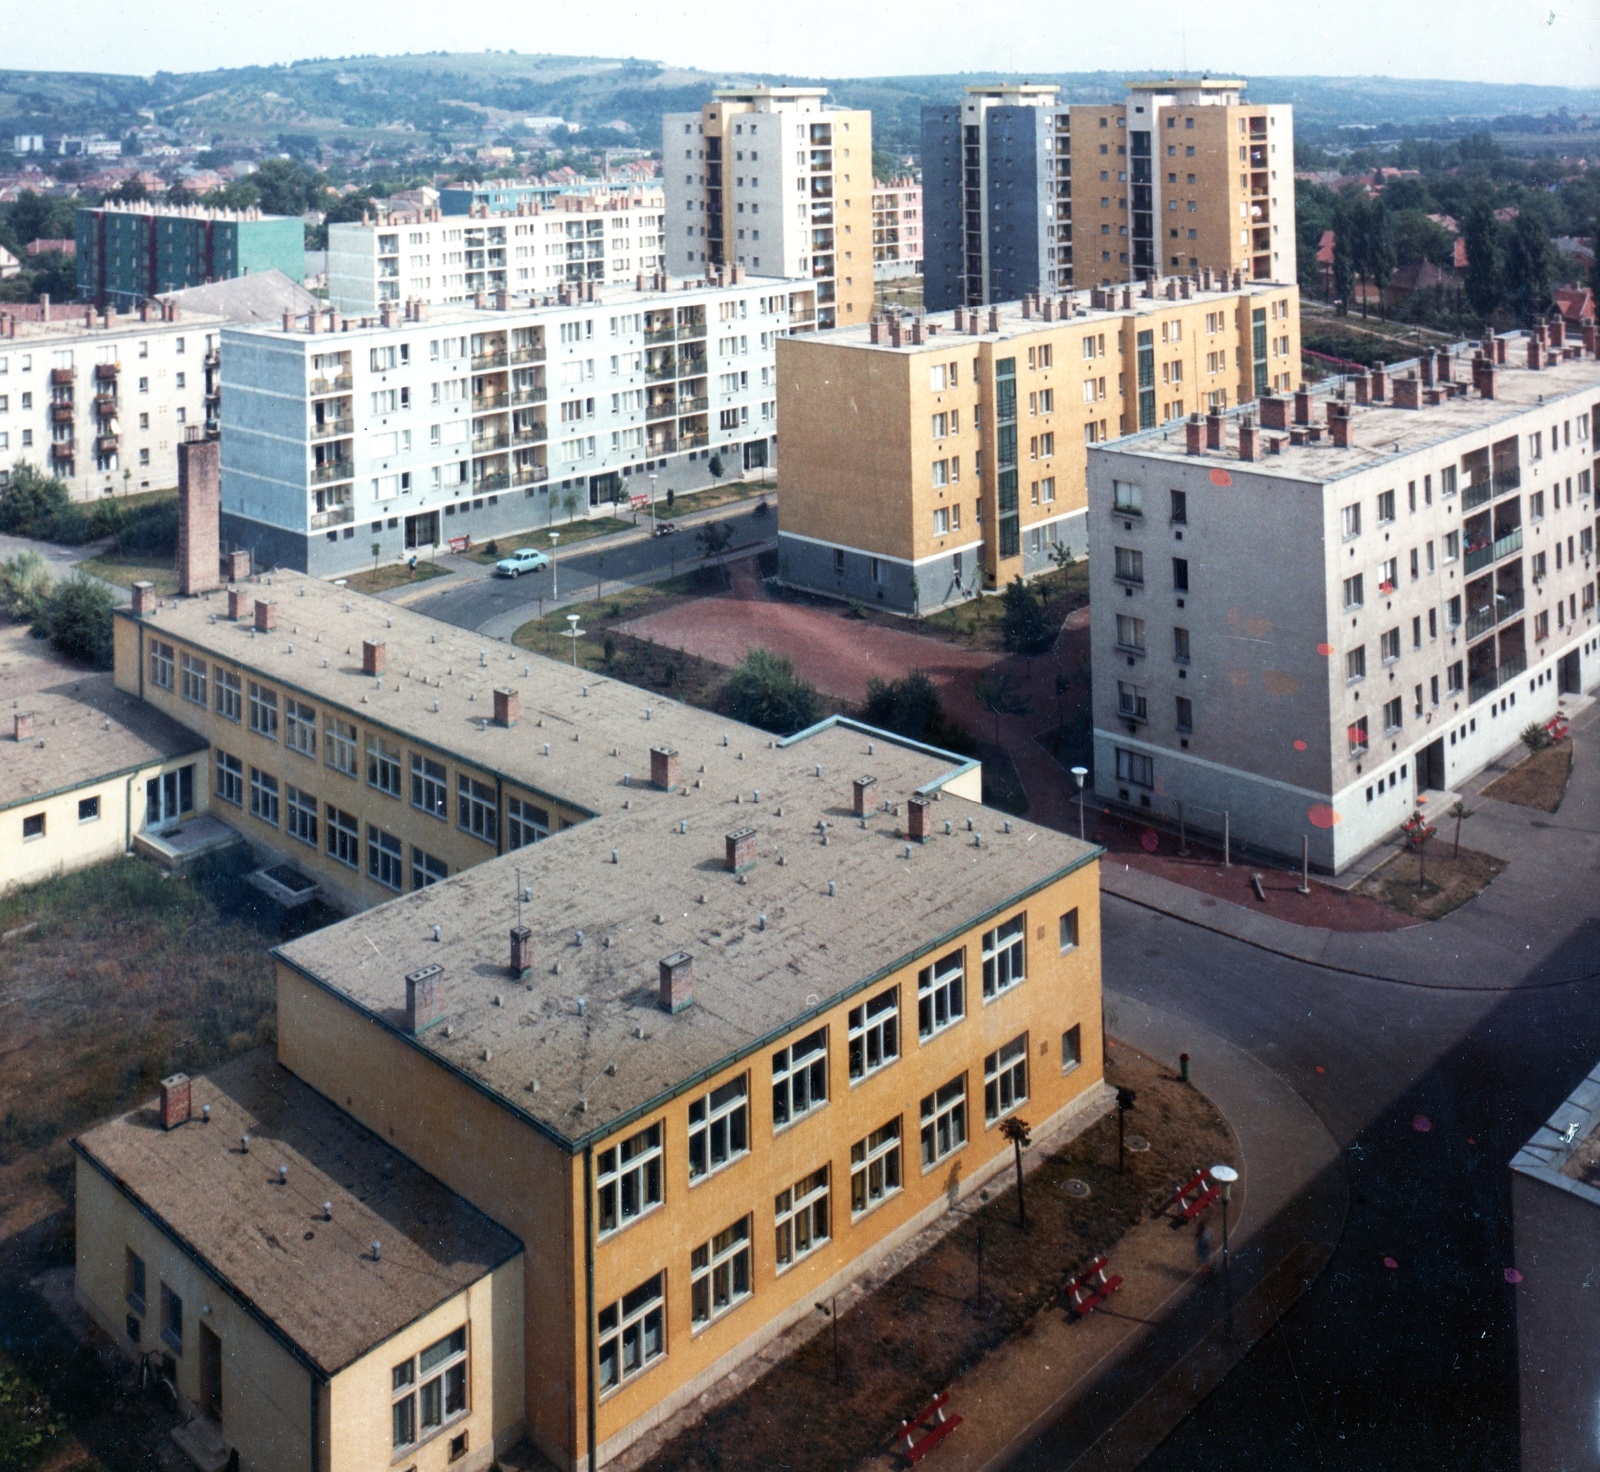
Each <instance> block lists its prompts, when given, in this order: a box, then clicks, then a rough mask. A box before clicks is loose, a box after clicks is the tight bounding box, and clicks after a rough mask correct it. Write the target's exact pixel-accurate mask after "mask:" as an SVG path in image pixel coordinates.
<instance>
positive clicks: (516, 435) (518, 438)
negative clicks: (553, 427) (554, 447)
mask: <svg viewBox="0 0 1600 1472" xmlns="http://www.w3.org/2000/svg"><path fill="white" fill-rule="evenodd" d="M549 438H550V428H549V426H548V425H547V424H546V423H545V422H544V420H542V419H541V420H539V422H538V423H537V424H523V425H518V426H516V427H514V428H513V429H512V431H511V443H512V444H514V445H532V444H536V443H537V442H538V441H540V440H547V439H549Z"/></svg>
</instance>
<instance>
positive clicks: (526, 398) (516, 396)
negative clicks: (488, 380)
mask: <svg viewBox="0 0 1600 1472" xmlns="http://www.w3.org/2000/svg"><path fill="white" fill-rule="evenodd" d="M547 392H548V391H547V390H545V389H543V388H514V389H512V390H511V395H510V397H509V399H508V400H507V402H508V403H510V404H513V405H516V404H542V403H544V401H545V397H546V394H547Z"/></svg>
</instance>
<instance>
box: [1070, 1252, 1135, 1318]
mask: <svg viewBox="0 0 1600 1472" xmlns="http://www.w3.org/2000/svg"><path fill="white" fill-rule="evenodd" d="M1121 1286H1122V1276H1121V1274H1119V1273H1113V1272H1112V1271H1111V1259H1110V1258H1108V1257H1107V1256H1106V1255H1105V1253H1103V1252H1102V1253H1101V1254H1100V1255H1099V1256H1098V1257H1097V1258H1095V1260H1094V1261H1093V1262H1091V1263H1090V1264H1089V1266H1088V1267H1086V1268H1085V1269H1084V1270H1083V1271H1082V1272H1081V1273H1079V1274H1078V1276H1077V1277H1075V1278H1071V1279H1069V1280H1068V1281H1067V1304H1068V1306H1069V1307H1070V1308H1071V1310H1072V1312H1073V1315H1074V1316H1075V1317H1077V1318H1080V1319H1084V1318H1087V1317H1088V1316H1089V1315H1090V1314H1092V1313H1093V1312H1094V1311H1095V1310H1096V1309H1097V1308H1099V1307H1100V1305H1101V1304H1102V1303H1104V1302H1105V1301H1106V1299H1108V1298H1110V1297H1111V1295H1112V1294H1113V1293H1115V1292H1116V1291H1117V1289H1119V1288H1120V1287H1121Z"/></svg>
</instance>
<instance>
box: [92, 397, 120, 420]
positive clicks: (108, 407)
mask: <svg viewBox="0 0 1600 1472" xmlns="http://www.w3.org/2000/svg"><path fill="white" fill-rule="evenodd" d="M94 412H95V413H96V414H99V415H101V416H102V417H104V416H106V415H108V414H115V413H116V412H117V396H116V395H115V394H96V395H95V396H94Z"/></svg>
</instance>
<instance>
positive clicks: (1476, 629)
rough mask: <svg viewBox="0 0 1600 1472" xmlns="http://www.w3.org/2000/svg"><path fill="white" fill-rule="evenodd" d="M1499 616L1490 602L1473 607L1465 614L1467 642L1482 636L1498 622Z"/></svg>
mask: <svg viewBox="0 0 1600 1472" xmlns="http://www.w3.org/2000/svg"><path fill="white" fill-rule="evenodd" d="M1499 621H1500V620H1499V616H1498V615H1497V613H1496V612H1495V606H1494V604H1492V603H1487V604H1485V605H1484V606H1483V607H1482V608H1478V609H1474V610H1473V611H1472V612H1471V613H1469V614H1468V615H1467V643H1469V644H1470V643H1471V642H1472V641H1473V640H1474V639H1479V638H1482V637H1483V635H1485V634H1487V633H1488V632H1489V630H1490V629H1492V628H1493V627H1494V626H1495V625H1496V624H1497V623H1498V622H1499Z"/></svg>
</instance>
